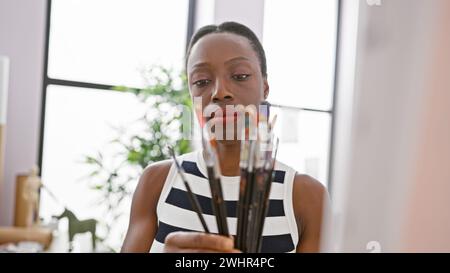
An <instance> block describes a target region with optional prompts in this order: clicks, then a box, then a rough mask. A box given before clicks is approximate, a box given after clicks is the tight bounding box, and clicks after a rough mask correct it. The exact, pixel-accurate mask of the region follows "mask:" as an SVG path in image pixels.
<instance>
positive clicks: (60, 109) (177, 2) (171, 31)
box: [41, 0, 194, 251]
mask: <svg viewBox="0 0 450 273" xmlns="http://www.w3.org/2000/svg"><path fill="white" fill-rule="evenodd" d="M192 2H193V1H189V0H171V1H167V0H90V1H79V0H52V1H49V21H48V24H49V28H48V59H47V69H46V74H45V83H44V100H45V101H44V103H45V107H44V111H45V112H44V120H43V131H42V134H43V137H42V143H41V149H42V151H41V168H42V173H41V175H42V180H43V181H44V183H45V185H46V186H47V187H48V188H49V189H50V190H51V191H52V192H53V193H54V194H55V196H57V199H59V202H58V201H56V200H54V199H53V198H52V197H51V196H50V195H49V194H48V193H47V192H46V191H43V192H42V198H41V215H42V216H43V217H44V218H45V219H47V220H48V219H49V218H50V217H51V216H52V215H56V214H58V213H61V211H62V206H67V207H68V208H70V209H71V210H73V211H74V212H75V213H76V214H77V216H78V217H80V218H81V219H85V218H97V219H100V218H101V217H102V208H101V206H98V205H97V204H96V203H95V202H96V200H98V196H96V193H95V191H90V190H88V187H87V183H85V182H83V181H82V179H83V177H85V176H86V175H87V174H88V173H89V170H90V168H89V166H87V165H86V164H84V163H82V160H83V158H84V156H86V155H92V154H95V153H96V152H97V151H99V150H101V149H102V150H103V151H105V152H106V153H107V154H108V153H111V154H113V153H114V151H113V150H111V149H109V150H105V148H106V147H105V146H107V145H106V144H107V143H108V142H110V141H111V140H112V139H113V138H114V136H115V131H114V129H113V127H119V126H122V125H124V124H126V123H127V122H130V121H133V120H135V119H136V118H137V117H139V115H140V113H142V111H144V110H145V109H140V107H141V108H142V106H140V105H141V104H139V103H138V102H137V100H136V99H135V98H134V96H133V95H131V94H127V93H121V92H115V91H111V90H110V89H111V87H112V86H117V85H126V86H132V87H142V86H143V85H144V84H145V83H144V80H143V77H142V76H141V73H140V71H142V70H145V69H146V68H148V67H149V66H151V65H155V64H157V65H164V66H165V67H172V68H173V69H174V70H176V71H179V70H180V69H181V68H182V67H181V66H182V64H183V58H184V51H185V48H186V40H187V38H188V36H189V35H190V33H192V29H193V22H192V20H191V18H192V16H193V15H192V13H193V12H194V11H193V10H194V9H193V6H192ZM175 6H176V8H174V7H175ZM108 147H109V146H108ZM129 201H130V200H129ZM118 209H123V210H126V211H127V213H128V211H129V203H128V206H127V207H124V208H118ZM124 218H127V217H124ZM122 220H123V221H124V223H123V225H124V226H125V227H126V225H127V221H128V219H122ZM119 235H120V234H119ZM110 237H114V236H110ZM115 237H116V238H117V239H119V240H120V238H121V236H115ZM78 250H80V251H81V250H82V251H89V249H78Z"/></svg>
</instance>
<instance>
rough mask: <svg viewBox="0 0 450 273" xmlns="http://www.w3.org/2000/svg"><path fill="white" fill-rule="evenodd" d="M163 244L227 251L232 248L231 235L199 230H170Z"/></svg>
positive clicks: (183, 247) (171, 246)
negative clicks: (225, 235)
mask: <svg viewBox="0 0 450 273" xmlns="http://www.w3.org/2000/svg"><path fill="white" fill-rule="evenodd" d="M164 244H165V245H166V246H167V248H168V249H170V248H182V249H203V250H205V249H209V250H213V251H218V252H228V251H233V249H234V242H233V238H232V237H224V236H221V235H214V234H206V233H200V232H172V233H170V234H169V235H167V237H166V240H165V242H164Z"/></svg>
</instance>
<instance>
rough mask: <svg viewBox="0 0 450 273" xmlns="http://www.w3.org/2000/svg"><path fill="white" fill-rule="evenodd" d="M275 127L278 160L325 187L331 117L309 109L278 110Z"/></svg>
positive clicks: (275, 111)
mask: <svg viewBox="0 0 450 273" xmlns="http://www.w3.org/2000/svg"><path fill="white" fill-rule="evenodd" d="M272 112H273V113H274V114H275V113H276V114H277V115H278V117H277V124H276V126H275V127H276V128H275V130H276V131H275V133H276V135H277V136H278V137H279V138H280V146H279V151H278V156H277V158H278V160H280V161H281V162H283V163H285V164H287V165H289V166H291V167H292V168H294V169H295V170H297V171H298V172H299V173H305V174H308V175H310V176H312V177H314V178H316V179H317V180H319V181H320V182H321V183H322V184H323V185H325V186H327V180H328V158H329V146H330V145H329V142H330V132H331V130H330V128H331V116H330V114H328V113H319V112H311V111H295V110H280V109H276V108H274V109H273V110H272Z"/></svg>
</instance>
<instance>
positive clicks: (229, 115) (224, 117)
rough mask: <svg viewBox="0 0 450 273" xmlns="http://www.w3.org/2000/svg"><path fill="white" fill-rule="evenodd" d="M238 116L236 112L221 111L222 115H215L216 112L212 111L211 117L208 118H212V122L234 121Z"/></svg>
mask: <svg viewBox="0 0 450 273" xmlns="http://www.w3.org/2000/svg"><path fill="white" fill-rule="evenodd" d="M237 117H238V113H237V112H228V113H227V112H225V111H224V112H223V115H222V116H216V113H213V115H212V117H209V118H208V120H213V121H214V122H221V121H222V122H230V121H236V120H237Z"/></svg>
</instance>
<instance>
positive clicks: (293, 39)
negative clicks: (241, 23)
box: [263, 0, 337, 110]
mask: <svg viewBox="0 0 450 273" xmlns="http://www.w3.org/2000/svg"><path fill="white" fill-rule="evenodd" d="M336 32H337V1H336V0H266V2H265V15H264V35H263V42H264V47H265V50H266V54H267V65H268V80H269V85H270V90H271V92H270V95H269V99H270V101H271V102H273V103H279V104H285V105H291V106H302V107H307V108H313V109H323V110H330V109H331V104H332V93H333V82H334V80H333V79H334V63H335V51H336V48H335V47H336Z"/></svg>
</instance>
